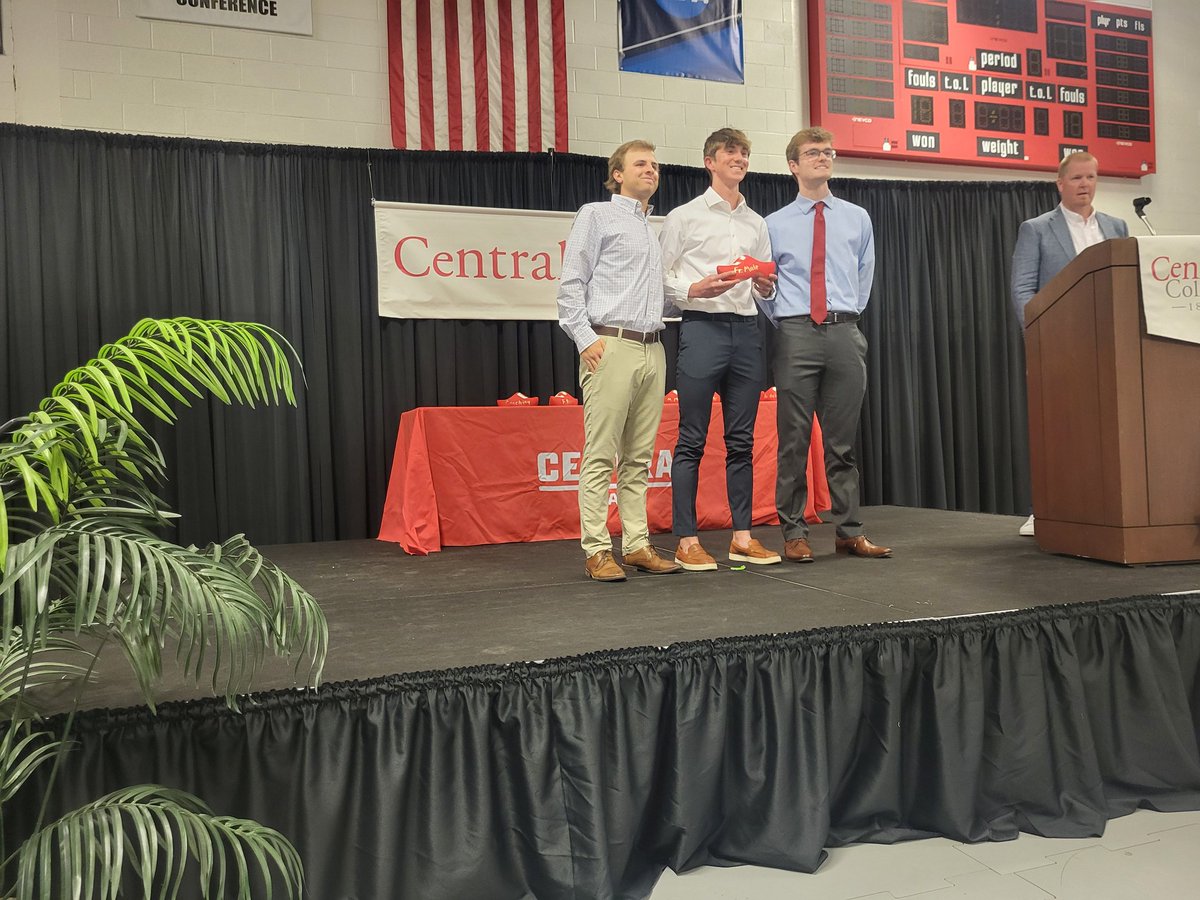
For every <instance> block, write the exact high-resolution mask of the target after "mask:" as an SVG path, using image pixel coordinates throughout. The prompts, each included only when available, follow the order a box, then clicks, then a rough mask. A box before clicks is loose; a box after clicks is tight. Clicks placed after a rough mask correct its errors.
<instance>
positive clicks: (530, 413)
mask: <svg viewBox="0 0 1200 900" xmlns="http://www.w3.org/2000/svg"><path fill="white" fill-rule="evenodd" d="M723 431H724V424H723V420H722V417H721V404H720V402H719V401H717V400H716V399H714V401H713V416H712V423H711V424H710V425H709V430H708V444H707V447H706V449H705V452H704V459H703V460H702V461H701V463H700V484H699V490H698V495H697V498H696V517H697V523H698V525H699V527H700V529H701V530H708V529H718V528H729V527H730V526H731V525H732V522H731V519H730V516H729V502H728V500H727V498H726V493H725V440H724V437H723ZM678 435H679V406H678V405H677V404H674V403H665V404H664V405H663V417H662V424H661V425H660V426H659V429H658V438H657V439H656V441H655V445H654V458H653V461H652V463H651V466H650V487H649V491H648V493H647V499H646V506H647V512H648V514H649V520H650V530H651V531H652V532H655V533H662V532H668V531H670V530H671V454H672V451H673V450H674V448H675V441H676V439H677V437H678ZM777 447H778V440H777V438H776V434H775V401H773V400H764V401H762V403H761V404H760V406H759V411H758V422H757V425H756V426H755V429H754V508H753V516H754V524H756V525H764V524H777V523H778V522H779V519H778V517H777V516H776V514H775V470H776V452H777ZM582 449H583V407H582V406H537V407H511V408H505V407H492V406H489V407H462V406H457V407H452V406H442V407H425V408H421V409H414V410H412V411H410V412H406V413H404V415H402V416H401V417H400V433H399V436H398V437H397V439H396V456H395V459H394V460H393V462H392V474H391V480H390V481H389V483H388V493H387V500H386V501H385V503H384V507H383V522H382V524H381V525H380V529H379V539H380V540H383V541H394V542H396V543H398V544H400V546H402V547H403V548H404V549H405V550H407V551H408V552H409V553H416V554H426V553H432V552H434V551H436V550H441V549H442V547H443V546H451V547H465V546H472V545H476V544H505V543H510V542H513V541H552V540H562V539H565V538H578V537H579V493H578V487H579V462H580V451H581V450H582ZM822 454H823V444H822V442H821V431H820V427H819V426H818V425H817V423H816V422H814V423H813V440H812V447H811V449H810V451H809V457H808V484H809V494H808V509H807V514H808V517H809V520H810V521H814V522H815V521H818V519H817V516H816V510H818V509H828V508H829V486H828V484H827V483H826V481H825V465H824V461H823V456H822ZM611 496H612V495H610V498H611ZM611 503H612V501H611V499H610V507H609V520H608V524H609V528H610V529H611V530H612V531H613V532H614V533H615V532H619V531H620V527H621V526H620V521H619V519H618V517H617V510H616V506H615V505H611Z"/></svg>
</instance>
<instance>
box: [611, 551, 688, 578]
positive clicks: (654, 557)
mask: <svg viewBox="0 0 1200 900" xmlns="http://www.w3.org/2000/svg"><path fill="white" fill-rule="evenodd" d="M625 565H627V566H633V567H634V568H635V569H639V570H640V571H642V572H649V573H650V574H651V575H670V574H671V573H672V572H682V571H683V569H681V568H680V567H679V566H678V565H677V564H676V563H673V562H668V561H667V560H665V559H663V558H662V557H661V556H659V555H658V551H656V550H655V549H654V548H653V547H651V546H650V545H649V544H647V545H646V546H645V547H642V548H641V549H640V550H634V551H633V552H632V553H626V554H625Z"/></svg>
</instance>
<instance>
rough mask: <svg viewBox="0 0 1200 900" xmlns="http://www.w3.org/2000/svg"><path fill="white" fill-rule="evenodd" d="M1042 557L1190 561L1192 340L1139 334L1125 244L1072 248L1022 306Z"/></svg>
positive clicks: (1198, 532) (1199, 410)
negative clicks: (1066, 262) (1076, 250)
mask: <svg viewBox="0 0 1200 900" xmlns="http://www.w3.org/2000/svg"><path fill="white" fill-rule="evenodd" d="M1025 358H1026V367H1027V376H1028V378H1027V384H1028V390H1029V456H1030V468H1031V473H1030V474H1031V480H1032V487H1033V511H1034V515H1035V516H1036V517H1037V533H1036V537H1037V543H1038V546H1039V547H1041V548H1042V549H1043V550H1047V551H1050V552H1052V553H1066V554H1069V555H1071V556H1083V557H1088V558H1092V559H1103V560H1108V561H1110V562H1118V563H1125V564H1135V563H1161V562H1186V561H1195V560H1200V345H1197V344H1190V343H1185V342H1183V341H1174V340H1169V339H1166V338H1159V337H1154V336H1151V335H1148V334H1147V333H1146V328H1145V324H1144V317H1143V315H1142V305H1141V288H1140V281H1139V278H1138V247H1137V240H1136V239H1135V238H1121V239H1117V240H1111V241H1105V242H1103V243H1101V244H1097V245H1096V246H1094V247H1089V248H1087V249H1086V250H1084V251H1083V252H1082V253H1080V254H1079V255H1078V256H1077V257H1076V258H1075V259H1074V260H1073V261H1072V262H1071V263H1070V265H1068V266H1067V267H1066V268H1065V269H1063V271H1061V272H1060V273H1059V274H1058V275H1056V276H1055V277H1054V279H1053V280H1051V281H1050V283H1049V284H1047V285H1046V286H1045V287H1044V288H1043V289H1042V290H1041V291H1039V292H1038V294H1037V295H1036V296H1034V298H1033V299H1032V300H1031V301H1029V304H1028V306H1026V308H1025Z"/></svg>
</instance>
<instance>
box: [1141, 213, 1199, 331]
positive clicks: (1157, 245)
mask: <svg viewBox="0 0 1200 900" xmlns="http://www.w3.org/2000/svg"><path fill="white" fill-rule="evenodd" d="M1138 257H1139V259H1138V262H1139V263H1140V269H1141V276H1142V310H1143V311H1144V312H1145V314H1146V332H1147V334H1153V335H1157V336H1158V337H1166V338H1173V339H1174V340H1177V341H1188V342H1189V343H1192V344H1200V237H1197V236H1196V235H1162V236H1159V237H1140V238H1138Z"/></svg>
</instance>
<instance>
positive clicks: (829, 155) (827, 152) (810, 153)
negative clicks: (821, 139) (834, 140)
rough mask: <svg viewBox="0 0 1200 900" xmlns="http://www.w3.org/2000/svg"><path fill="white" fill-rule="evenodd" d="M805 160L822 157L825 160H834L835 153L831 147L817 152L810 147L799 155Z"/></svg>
mask: <svg viewBox="0 0 1200 900" xmlns="http://www.w3.org/2000/svg"><path fill="white" fill-rule="evenodd" d="M800 155H801V156H803V157H804V158H805V159H816V158H817V157H818V156H823V157H825V158H826V159H836V158H837V151H836V150H834V149H833V148H832V147H826V148H825V149H823V150H818V149H817V148H816V147H811V148H809V149H808V150H805V151H804V152H803V153H801V154H800Z"/></svg>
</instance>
